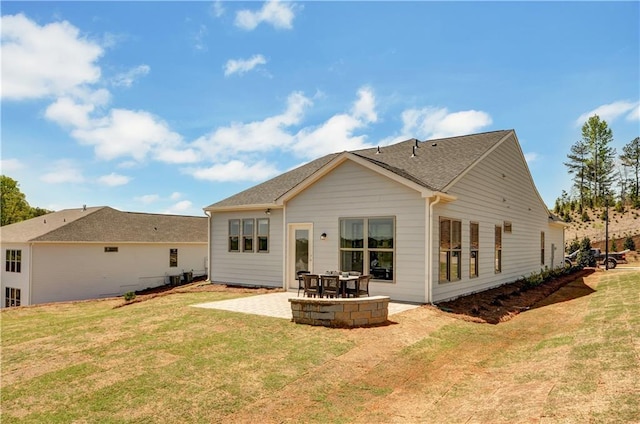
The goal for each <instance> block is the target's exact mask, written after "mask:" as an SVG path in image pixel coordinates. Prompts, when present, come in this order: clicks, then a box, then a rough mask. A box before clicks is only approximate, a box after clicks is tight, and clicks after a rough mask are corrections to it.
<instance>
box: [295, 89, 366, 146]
mask: <svg viewBox="0 0 640 424" xmlns="http://www.w3.org/2000/svg"><path fill="white" fill-rule="evenodd" d="M377 119H378V115H377V114H376V111H375V95H374V93H373V90H371V88H369V87H363V88H361V89H360V90H358V98H357V100H356V101H355V102H354V104H353V107H352V108H351V114H337V115H334V116H332V117H330V118H329V119H328V120H327V121H325V122H324V123H323V124H322V125H319V126H318V127H316V128H303V129H302V130H300V131H299V132H298V134H296V141H295V144H294V146H293V150H294V151H295V152H296V153H297V154H298V155H299V156H302V157H306V158H314V157H318V156H322V155H325V154H327V153H333V152H339V151H344V150H358V149H365V148H368V147H372V145H371V144H369V143H367V142H366V136H364V135H360V136H354V135H353V134H354V131H355V130H357V129H360V128H363V127H365V126H366V125H367V124H369V123H373V122H376V121H377Z"/></svg>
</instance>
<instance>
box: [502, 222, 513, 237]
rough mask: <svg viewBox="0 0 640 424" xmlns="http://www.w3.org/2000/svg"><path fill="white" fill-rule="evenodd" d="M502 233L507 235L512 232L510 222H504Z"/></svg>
mask: <svg viewBox="0 0 640 424" xmlns="http://www.w3.org/2000/svg"><path fill="white" fill-rule="evenodd" d="M504 232H505V233H508V234H511V233H512V232H513V225H511V221H504Z"/></svg>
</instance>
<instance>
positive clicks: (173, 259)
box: [169, 249, 178, 268]
mask: <svg viewBox="0 0 640 424" xmlns="http://www.w3.org/2000/svg"><path fill="white" fill-rule="evenodd" d="M177 266H178V249H169V267H171V268H174V267H177Z"/></svg>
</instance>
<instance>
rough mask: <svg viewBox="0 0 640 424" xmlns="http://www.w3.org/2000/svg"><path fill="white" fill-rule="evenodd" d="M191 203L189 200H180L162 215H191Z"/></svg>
mask: <svg viewBox="0 0 640 424" xmlns="http://www.w3.org/2000/svg"><path fill="white" fill-rule="evenodd" d="M192 208H193V203H192V202H191V201H190V200H182V201H180V202H178V203H176V204H174V205H171V206H170V207H169V208H168V209H165V210H164V211H163V212H162V213H164V214H169V215H185V214H187V213H192V211H191V209H192Z"/></svg>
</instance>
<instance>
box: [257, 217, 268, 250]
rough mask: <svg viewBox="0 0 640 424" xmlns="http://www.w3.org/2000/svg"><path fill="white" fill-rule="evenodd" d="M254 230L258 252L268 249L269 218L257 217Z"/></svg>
mask: <svg viewBox="0 0 640 424" xmlns="http://www.w3.org/2000/svg"><path fill="white" fill-rule="evenodd" d="M256 221H257V223H256V226H257V228H256V232H257V239H258V252H268V251H269V218H258V219H257V220H256Z"/></svg>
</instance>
